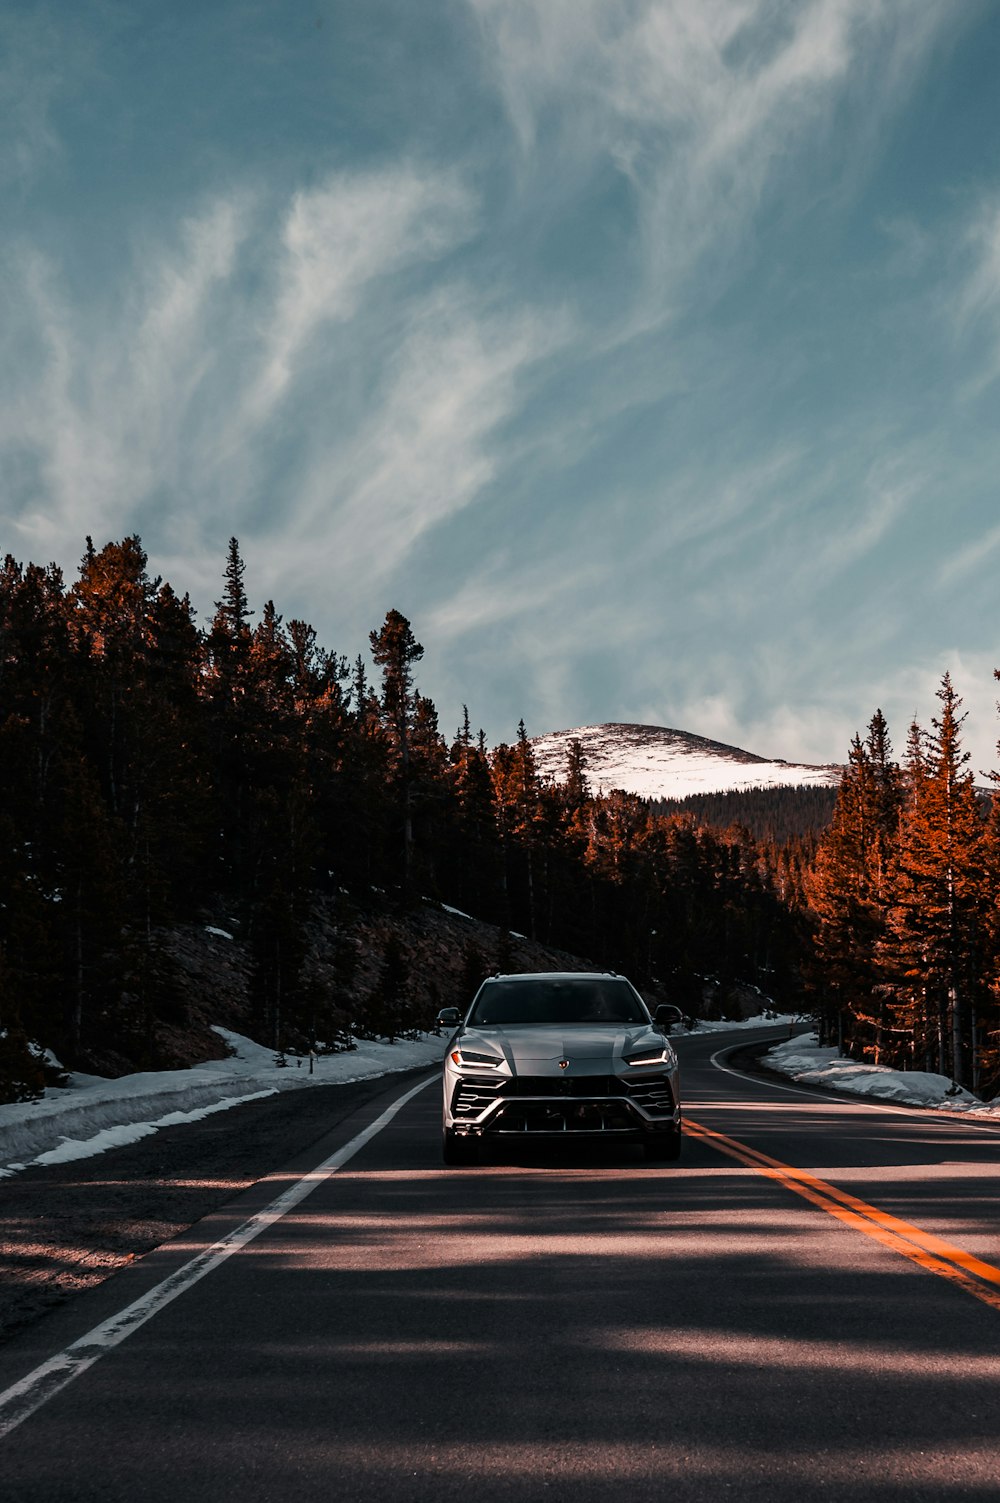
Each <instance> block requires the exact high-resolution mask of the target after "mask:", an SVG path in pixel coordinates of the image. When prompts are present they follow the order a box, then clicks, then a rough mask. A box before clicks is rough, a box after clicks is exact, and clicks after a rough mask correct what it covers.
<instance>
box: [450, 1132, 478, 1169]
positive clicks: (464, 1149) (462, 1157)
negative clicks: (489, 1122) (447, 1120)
mask: <svg viewBox="0 0 1000 1503" xmlns="http://www.w3.org/2000/svg"><path fill="white" fill-rule="evenodd" d="M441 1157H442V1158H443V1159H444V1161H445V1163H446V1164H453V1165H460V1164H466V1165H468V1164H478V1163H479V1144H478V1143H477V1142H476V1140H475V1138H462V1137H459V1135H458V1134H457V1133H455V1132H452V1131H451V1130H450V1128H447V1127H446V1128H445V1129H444V1132H443V1133H442V1134H441Z"/></svg>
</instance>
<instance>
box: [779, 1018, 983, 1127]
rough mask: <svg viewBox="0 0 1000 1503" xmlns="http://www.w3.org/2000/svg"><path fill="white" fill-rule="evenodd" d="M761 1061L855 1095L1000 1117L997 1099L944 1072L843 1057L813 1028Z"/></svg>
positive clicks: (804, 1080)
mask: <svg viewBox="0 0 1000 1503" xmlns="http://www.w3.org/2000/svg"><path fill="white" fill-rule="evenodd" d="M762 1063H763V1064H766V1065H767V1066H768V1067H769V1069H772V1070H778V1071H780V1073H781V1074H782V1075H788V1076H789V1077H790V1078H791V1079H792V1080H798V1081H801V1082H802V1083H803V1084H808V1085H819V1086H829V1087H831V1088H832V1089H833V1090H837V1091H848V1092H850V1093H851V1095H854V1096H870V1097H873V1098H874V1099H876V1100H878V1101H895V1102H898V1103H899V1104H900V1105H902V1106H929V1107H934V1108H935V1109H937V1110H938V1111H949V1112H962V1113H967V1114H969V1115H976V1116H988V1117H998V1116H1000V1100H996V1101H980V1100H979V1098H978V1097H977V1096H973V1094H972V1092H971V1091H967V1090H965V1089H964V1087H962V1086H959V1085H956V1084H955V1083H954V1081H952V1080H950V1079H949V1078H948V1076H947V1075H935V1074H933V1073H932V1072H929V1071H925V1070H891V1069H890V1068H889V1067H888V1066H887V1065H873V1064H870V1063H866V1062H863V1061H859V1060H855V1059H845V1058H844V1057H843V1055H841V1054H839V1053H838V1052H837V1050H836V1049H835V1048H820V1045H819V1043H818V1040H817V1038H816V1035H815V1034H814V1033H812V1034H810V1033H803V1034H799V1035H798V1036H797V1037H796V1038H793V1039H787V1040H786V1041H785V1042H784V1043H781V1044H778V1045H777V1046H776V1047H775V1048H773V1049H771V1050H769V1051H768V1053H767V1054H765V1055H764V1056H763V1060H762Z"/></svg>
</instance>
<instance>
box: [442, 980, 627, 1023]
mask: <svg viewBox="0 0 1000 1503" xmlns="http://www.w3.org/2000/svg"><path fill="white" fill-rule="evenodd" d="M468 1021H469V1023H470V1024H478V1025H479V1026H480V1027H482V1026H483V1025H484V1024H485V1025H489V1024H491V1023H559V1024H564V1023H645V1022H648V1021H649V1019H648V1017H647V1015H646V1012H645V1010H644V1008H643V1006H642V1003H641V1002H640V1001H639V999H638V997H637V996H636V994H635V992H634V991H633V990H632V988H631V986H630V985H629V984H628V982H627V981H622V980H621V979H620V978H616V977H612V976H608V977H604V976H596V977H590V976H588V977H587V978H586V979H582V978H581V979H580V980H576V979H575V978H573V979H571V980H566V979H563V978H560V979H559V980H555V979H553V980H549V979H548V978H545V977H542V978H539V979H538V980H535V979H532V980H530V981H489V982H487V983H486V985H485V986H484V987H483V988H482V990H481V991H480V993H479V996H478V997H477V998H476V1001H475V1005H474V1006H473V1009H472V1012H471V1013H470V1014H469V1019H468Z"/></svg>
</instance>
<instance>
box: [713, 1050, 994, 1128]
mask: <svg viewBox="0 0 1000 1503" xmlns="http://www.w3.org/2000/svg"><path fill="white" fill-rule="evenodd" d="M744 1047H745V1045H742V1044H727V1045H726V1047H725V1049H718V1050H716V1052H715V1053H714V1054H713V1055H712V1056H711V1061H710V1062H711V1063H712V1064H713V1065H714V1066H715V1068H716V1069H717V1070H721V1071H722V1072H723V1074H725V1075H732V1076H734V1077H735V1079H737V1080H756V1079H757V1076H756V1075H749V1074H747V1073H746V1072H745V1071H743V1070H734V1069H733V1068H732V1066H731V1065H724V1064H722V1063H720V1061H721V1059H722V1056H723V1055H724V1054H732V1053H733V1052H734V1051H735V1050H737V1049H740V1048H744ZM764 1084H765V1085H766V1086H767V1087H768V1089H769V1090H772V1091H788V1092H790V1093H791V1095H793V1096H808V1097H810V1099H811V1100H813V1101H825V1102H826V1103H827V1105H828V1106H829V1105H830V1104H831V1102H830V1096H831V1095H832V1096H833V1097H834V1098H835V1100H837V1101H842V1102H843V1103H844V1105H845V1106H857V1107H861V1108H862V1110H864V1111H869V1112H890V1113H891V1114H892V1115H893V1116H896V1117H923V1118H925V1119H926V1118H927V1117H928V1116H930V1115H932V1114H933V1116H934V1119H935V1121H937V1122H941V1123H944V1124H945V1125H946V1126H948V1127H952V1128H954V1129H955V1130H956V1131H963V1130H964V1131H965V1132H969V1131H970V1129H971V1130H972V1131H973V1132H983V1133H985V1134H986V1135H987V1137H990V1138H995V1137H996V1136H997V1135H998V1133H1000V1128H996V1127H991V1126H989V1124H987V1123H985V1122H976V1121H975V1120H972V1121H970V1120H969V1118H968V1116H961V1117H959V1116H957V1115H955V1116H953V1115H952V1113H951V1112H935V1111H934V1108H933V1107H927V1106H906V1105H904V1104H903V1103H902V1102H899V1103H898V1104H894V1103H893V1102H891V1101H868V1100H866V1098H865V1097H864V1096H855V1095H852V1094H850V1093H849V1092H847V1091H843V1092H840V1091H837V1092H834V1091H832V1090H831V1092H830V1095H826V1094H823V1093H821V1092H820V1091H810V1090H809V1089H808V1088H807V1087H806V1086H795V1085H782V1083H781V1082H780V1081H777V1080H768V1081H765V1082H764Z"/></svg>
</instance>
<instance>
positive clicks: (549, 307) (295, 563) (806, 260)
mask: <svg viewBox="0 0 1000 1503" xmlns="http://www.w3.org/2000/svg"><path fill="white" fill-rule="evenodd" d="M0 41H2V45H0V104H2V113H3V119H4V120H5V127H4V131H3V135H2V136H0V180H2V188H3V194H4V205H5V212H4V214H3V216H2V218H0V265H2V277H0V299H2V300H3V305H4V306H3V310H2V319H0V518H2V522H3V529H2V531H3V536H2V537H0V547H2V548H3V549H4V551H10V552H12V553H13V554H14V555H15V557H18V558H20V559H29V558H30V559H32V560H34V561H37V562H47V561H48V560H50V559H53V560H55V561H57V562H59V563H60V564H62V565H63V566H64V568H65V569H66V570H67V573H68V574H69V575H70V576H72V574H73V573H74V571H75V566H76V563H77V561H78V559H79V557H80V554H81V553H82V551H83V539H84V537H85V536H86V535H87V534H88V533H89V534H91V535H93V537H94V540H95V542H96V543H97V544H98V545H100V544H101V543H103V542H105V541H107V540H108V539H110V538H119V537H122V536H124V535H126V534H127V533H130V532H138V533H139V534H140V535H141V537H142V539H143V542H144V544H145V546H146V549H147V551H148V553H149V555H150V563H151V567H152V568H153V569H154V571H155V572H158V573H161V574H163V575H164V576H165V577H166V578H168V579H170V581H171V582H172V583H173V584H174V585H175V587H176V588H178V589H181V590H184V589H188V590H190V592H191V595H192V597H193V599H194V601H195V604H196V606H197V607H198V609H199V613H200V618H201V619H202V620H203V621H204V620H206V619H207V617H208V616H210V614H211V608H212V602H213V600H214V599H215V598H217V596H218V594H219V593H220V589H221V575H222V569H223V566H224V561H225V549H226V543H227V540H228V538H229V537H230V536H231V535H232V534H235V535H236V536H237V537H238V538H239V539H240V544H241V547H242V550H243V554H244V557H245V559H246V563H247V575H246V583H247V587H248V591H249V594H250V597H251V604H253V605H255V606H256V607H257V609H258V610H259V608H260V606H261V605H262V604H263V602H264V601H265V600H266V599H267V598H269V597H273V599H274V600H275V602H276V604H277V606H278V609H279V610H280V611H282V612H283V614H284V615H285V616H286V617H290V616H300V617H304V618H305V619H307V620H309V621H310V622H312V624H313V625H314V626H315V627H316V629H317V631H318V632H319V635H320V639H321V641H323V642H324V644H325V645H327V646H328V647H331V648H334V649H336V650H337V651H342V652H345V653H347V654H348V655H349V656H351V657H353V656H354V655H356V654H357V652H359V651H361V650H363V649H364V648H365V647H366V645H367V635H368V632H369V630H370V629H371V628H372V627H375V626H378V625H379V624H380V622H381V620H382V618H383V617H384V614H385V612H386V610H387V609H389V608H390V607H395V608H397V609H399V610H402V611H403V612H404V613H405V614H406V615H407V616H409V618H410V619H411V621H412V623H413V626H414V630H415V632H416V634H417V636H418V637H419V638H420V640H421V641H422V642H423V644H424V646H425V649H426V656H425V660H424V663H423V664H422V666H421V673H420V684H421V687H422V689H423V690H424V692H425V693H428V694H430V695H431V697H432V698H433V699H434V700H435V701H436V703H437V705H438V709H439V712H440V715H441V722H442V728H443V729H444V730H445V731H446V732H450V731H451V730H452V729H453V728H454V726H455V725H456V724H457V723H458V721H459V719H460V716H461V707H462V704H463V702H467V703H468V705H469V710H470V714H471V717H472V720H473V723H474V724H475V725H480V724H481V725H483V726H484V727H485V729H486V732H487V735H488V736H489V738H490V740H491V741H497V740H501V739H511V738H512V737H513V735H514V733H515V730H516V725H517V721H518V719H519V718H520V717H521V716H523V717H524V719H525V721H526V723H527V725H528V729H529V732H531V733H542V732H545V731H549V730H556V729H561V728H564V727H567V726H571V725H577V724H585V723H590V722H595V721H607V720H626V721H647V722H650V723H656V724H661V725H669V726H674V727H679V728H681V729H685V730H689V731H693V732H696V733H698V734H701V735H707V736H714V737H717V738H719V739H722V740H726V741H732V742H736V743H738V744H740V745H743V746H746V747H748V748H749V749H751V750H753V751H757V752H759V753H761V754H764V755H769V756H783V757H786V758H788V759H802V760H815V761H826V760H839V759H841V758H842V757H843V756H844V754H845V751H846V746H847V742H848V739H849V737H850V735H851V734H852V732H853V731H854V730H855V728H857V727H863V726H864V724H865V723H866V722H867V720H868V718H869V717H870V715H871V713H872V712H873V710H874V709H875V707H876V706H881V707H882V708H883V709H884V710H885V712H886V714H887V716H888V717H889V721H890V726H891V728H892V731H893V733H894V740H895V743H896V745H897V747H898V748H900V749H901V748H902V746H903V743H904V741H905V735H906V727H907V724H908V722H909V720H910V718H911V717H912V715H913V714H914V712H916V713H917V715H918V716H919V718H920V719H921V720H922V721H923V722H925V723H926V722H927V721H928V720H929V718H930V716H931V715H932V714H933V713H934V711H935V710H936V708H937V705H936V701H935V699H934V691H935V689H936V687H937V685H938V683H939V680H940V676H941V674H942V672H943V671H944V670H945V669H946V668H947V669H950V671H951V672H952V675H953V677H954V679H955V681H956V683H957V685H958V687H959V690H960V692H961V693H962V694H963V695H964V696H965V702H966V708H967V709H968V711H969V720H968V722H967V737H966V744H967V746H968V747H969V749H970V750H971V752H972V754H973V761H974V765H975V766H976V768H977V770H978V769H988V768H992V767H994V766H995V765H996V753H995V743H996V739H997V734H998V723H997V719H996V712H995V704H994V701H995V698H996V695H995V685H994V683H993V677H992V674H993V668H994V667H995V666H1000V601H998V597H997V592H996V589H995V587H994V579H995V576H996V573H997V571H998V568H1000V505H998V499H997V477H998V476H1000V424H998V422H997V417H998V401H1000V150H998V148H1000V89H998V88H997V84H996V80H997V77H998V76H1000V9H998V8H997V7H996V6H991V5H987V4H979V3H976V0H963V3H961V4H956V3H955V0H941V3H938V0H794V3H779V0H420V3H419V4H415V3H413V0H308V3H305V0H303V3H299V0H295V3H292V0H267V3H264V0H258V3H254V0H236V3H232V4H230V3H224V0H177V3H172V4H170V5H163V4H162V3H159V0H157V3H155V4H154V3H145V0H101V3H95V0H75V3H74V4H73V5H72V6H67V5H64V4H61V3H52V4H50V5H45V4H41V3H38V4H29V3H17V0H4V4H3V6H2V8H0Z"/></svg>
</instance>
